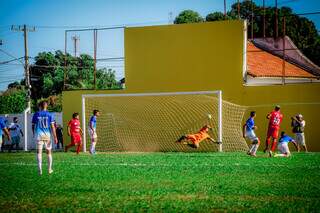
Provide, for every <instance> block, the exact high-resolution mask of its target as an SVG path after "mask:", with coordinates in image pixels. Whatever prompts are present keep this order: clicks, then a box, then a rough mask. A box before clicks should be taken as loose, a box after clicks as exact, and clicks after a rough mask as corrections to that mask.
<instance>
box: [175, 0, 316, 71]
mask: <svg viewBox="0 0 320 213" xmlns="http://www.w3.org/2000/svg"><path fill="white" fill-rule="evenodd" d="M275 9H276V8H275V7H266V8H265V13H266V15H265V23H266V26H265V32H266V37H274V36H275V35H276V33H275V28H276V27H275V23H276V20H275V17H276V16H275ZM263 11H264V10H263V8H262V7H260V6H257V5H256V4H255V3H254V2H251V1H243V2H241V3H240V18H241V19H246V20H248V38H250V37H251V24H252V23H251V17H252V13H253V17H254V21H253V35H254V38H259V37H263ZM191 14H192V15H191ZM195 14H198V13H197V12H195V11H192V10H185V11H182V12H181V13H180V14H179V15H178V16H177V17H176V19H175V21H174V23H175V24H182V23H195V22H199V21H198V20H197V18H194V17H196V15H195ZM284 16H285V17H286V23H285V24H286V29H285V30H286V35H287V36H288V37H290V38H291V40H292V41H293V43H294V44H295V45H296V46H297V47H298V49H299V50H301V51H302V52H303V53H304V54H305V55H306V56H307V57H308V58H309V59H310V60H311V61H313V62H314V63H316V64H317V65H318V66H320V35H319V33H318V31H317V28H316V26H315V24H314V23H313V22H312V21H311V20H309V19H308V18H306V17H301V16H298V15H296V14H294V13H293V11H292V9H291V8H289V7H281V8H278V36H282V35H283V27H282V26H283V17H284ZM191 17H193V18H191ZM237 18H238V4H237V3H235V4H233V5H232V6H231V10H230V11H228V12H227V15H226V17H225V16H224V14H223V13H221V12H212V13H209V14H208V15H207V16H206V21H208V22H210V21H220V20H231V19H237Z"/></svg>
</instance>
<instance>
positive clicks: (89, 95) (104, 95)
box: [81, 90, 223, 152]
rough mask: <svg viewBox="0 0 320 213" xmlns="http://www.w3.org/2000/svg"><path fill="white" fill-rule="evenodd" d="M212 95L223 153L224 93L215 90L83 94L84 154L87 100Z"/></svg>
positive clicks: (84, 149)
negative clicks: (215, 97)
mask: <svg viewBox="0 0 320 213" xmlns="http://www.w3.org/2000/svg"><path fill="white" fill-rule="evenodd" d="M210 94H211V95H212V94H216V95H217V98H218V124H217V125H218V133H217V134H218V141H219V142H220V143H219V152H222V132H223V131H222V91H221V90H213V91H192V92H155V93H121V94H117V93H113V94H83V95H82V100H81V102H82V130H83V152H86V151H87V148H86V143H87V141H86V125H87V121H86V116H85V113H86V102H85V100H86V98H95V97H142V96H171V95H210Z"/></svg>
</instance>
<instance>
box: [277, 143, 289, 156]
mask: <svg viewBox="0 0 320 213" xmlns="http://www.w3.org/2000/svg"><path fill="white" fill-rule="evenodd" d="M278 150H279V152H280V153H281V154H287V155H290V150H289V147H288V144H287V143H279V144H278Z"/></svg>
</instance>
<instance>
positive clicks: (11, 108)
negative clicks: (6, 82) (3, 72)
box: [0, 88, 26, 114]
mask: <svg viewBox="0 0 320 213" xmlns="http://www.w3.org/2000/svg"><path fill="white" fill-rule="evenodd" d="M25 108H26V93H25V91H24V90H21V89H16V88H11V89H8V90H7V91H6V92H4V93H3V94H2V95H1V96H0V114H7V113H21V112H23V110H25Z"/></svg>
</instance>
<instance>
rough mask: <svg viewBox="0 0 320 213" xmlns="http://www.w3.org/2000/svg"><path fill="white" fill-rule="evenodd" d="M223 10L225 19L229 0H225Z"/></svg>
mask: <svg viewBox="0 0 320 213" xmlns="http://www.w3.org/2000/svg"><path fill="white" fill-rule="evenodd" d="M223 10H224V11H223V14H224V19H227V0H224V1H223Z"/></svg>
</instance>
